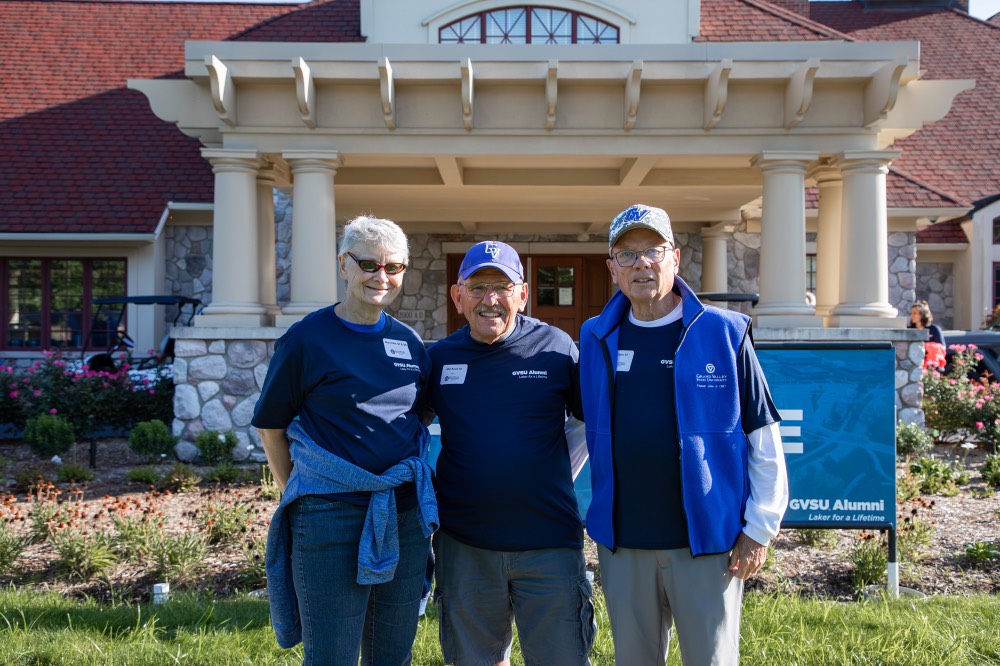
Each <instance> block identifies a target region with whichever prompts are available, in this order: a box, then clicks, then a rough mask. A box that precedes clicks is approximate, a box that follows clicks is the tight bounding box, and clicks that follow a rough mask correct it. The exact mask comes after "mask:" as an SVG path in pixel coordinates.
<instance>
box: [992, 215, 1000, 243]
mask: <svg viewBox="0 0 1000 666" xmlns="http://www.w3.org/2000/svg"><path fill="white" fill-rule="evenodd" d="M993 244H994V245H1000V217H994V218H993Z"/></svg>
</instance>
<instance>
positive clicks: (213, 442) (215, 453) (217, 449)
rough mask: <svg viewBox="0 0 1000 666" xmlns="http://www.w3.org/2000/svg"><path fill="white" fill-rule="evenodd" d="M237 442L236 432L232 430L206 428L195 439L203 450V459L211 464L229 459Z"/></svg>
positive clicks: (195, 442)
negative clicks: (223, 430)
mask: <svg viewBox="0 0 1000 666" xmlns="http://www.w3.org/2000/svg"><path fill="white" fill-rule="evenodd" d="M237 443H238V441H237V439H236V434H235V433H234V432H233V431H232V430H230V431H228V432H225V433H220V432H217V431H215V430H206V431H205V432H203V433H201V434H200V435H198V437H197V438H196V439H195V441H194V445H195V446H197V447H198V450H199V451H201V458H202V460H204V461H205V462H206V463H208V464H209V465H218V464H219V463H221V462H225V461H228V460H229V459H230V458H231V456H232V452H233V449H234V448H236V444H237Z"/></svg>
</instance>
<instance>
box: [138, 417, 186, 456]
mask: <svg viewBox="0 0 1000 666" xmlns="http://www.w3.org/2000/svg"><path fill="white" fill-rule="evenodd" d="M177 440H178V438H177V437H175V436H174V435H173V433H171V432H170V428H169V427H167V424H166V423H164V422H163V421H159V420H153V421H143V422H141V423H137V424H135V426H134V427H133V428H132V432H130V433H129V436H128V447H129V448H130V449H132V451H133V452H134V453H136V454H138V455H140V456H142V457H143V458H145V459H146V460H149V461H151V462H155V461H158V460H161V459H162V458H165V457H167V456H169V455H170V454H171V453H173V451H174V445H175V444H177Z"/></svg>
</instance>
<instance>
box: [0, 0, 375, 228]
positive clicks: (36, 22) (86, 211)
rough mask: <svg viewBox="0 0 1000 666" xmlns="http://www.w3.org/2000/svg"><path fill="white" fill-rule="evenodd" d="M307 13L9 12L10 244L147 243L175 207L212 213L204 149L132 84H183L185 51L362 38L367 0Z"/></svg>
mask: <svg viewBox="0 0 1000 666" xmlns="http://www.w3.org/2000/svg"><path fill="white" fill-rule="evenodd" d="M297 9H299V6H297V5H274V4H217V3H211V4H204V3H157V2H108V1H103V2H91V1H79V0H75V1H58V0H56V1H52V0H5V1H4V2H0V81H3V94H2V95H0V150H2V153H3V155H4V157H5V167H4V169H0V232H15V233H16V232H35V233H41V232H74V233H98V232H104V233H109V232H110V233H149V232H152V231H153V230H154V229H155V227H156V224H157V222H158V221H159V219H160V216H161V214H162V213H163V210H164V207H165V206H166V204H167V202H169V201H185V202H211V201H212V196H213V179H212V172H211V167H210V166H209V164H208V163H207V162H206V161H205V160H203V159H202V158H201V155H200V151H199V147H200V146H199V143H198V141H196V140H194V139H190V138H188V137H186V136H184V135H183V134H181V133H180V132H178V131H177V129H176V128H174V127H172V126H171V125H170V124H168V123H164V122H163V121H162V120H160V119H159V118H157V117H156V116H155V115H153V112H152V111H151V110H150V108H149V103H148V101H147V100H146V98H145V96H144V95H143V94H142V93H140V92H137V91H132V90H127V89H126V88H125V86H126V81H127V80H128V79H130V78H146V79H152V78H163V77H176V76H181V75H182V71H181V69H182V67H183V63H184V42H185V41H186V40H220V41H221V40H229V39H247V40H250V39H257V40H275V39H277V40H286V41H307V40H325V41H348V40H357V39H360V37H359V33H360V30H359V15H358V1H357V0H319V1H317V2H315V3H313V4H312V5H310V6H308V7H306V8H305V9H304V10H303V11H301V12H298V13H296V14H295V15H294V18H292V17H289V18H292V20H289V21H288V22H287V23H286V22H285V21H284V20H282V17H283V16H286V15H289V14H292V13H294V12H296V10H297Z"/></svg>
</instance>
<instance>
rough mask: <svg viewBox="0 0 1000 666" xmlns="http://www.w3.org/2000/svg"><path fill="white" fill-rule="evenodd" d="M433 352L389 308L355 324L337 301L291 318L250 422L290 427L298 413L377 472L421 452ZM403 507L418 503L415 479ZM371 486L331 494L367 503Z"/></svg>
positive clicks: (311, 429) (316, 435)
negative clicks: (369, 322)
mask: <svg viewBox="0 0 1000 666" xmlns="http://www.w3.org/2000/svg"><path fill="white" fill-rule="evenodd" d="M429 376H430V357H429V356H428V355H427V350H426V349H425V348H424V344H423V342H421V340H420V337H419V336H417V334H416V333H415V332H414V331H413V329H411V328H410V327H409V326H407V325H405V324H403V323H401V322H399V321H397V320H396V319H393V318H392V317H388V316H385V315H383V317H382V319H381V321H380V323H379V324H375V325H374V326H370V327H365V326H357V325H354V324H350V323H348V322H346V321H344V320H343V319H341V318H340V317H338V316H337V315H336V314H335V313H334V306H330V307H326V308H323V309H322V310H317V311H316V312H313V313H311V314H309V315H307V316H306V317H305V318H303V319H302V320H301V321H300V322H298V323H296V324H295V325H293V326H292V327H291V328H289V329H288V331H287V332H286V333H285V334H284V335H283V336H281V338H279V339H278V341H277V342H276V343H275V351H274V356H273V357H272V358H271V362H270V364H269V366H268V369H267V377H266V379H265V380H264V386H263V388H262V389H261V394H260V399H259V400H258V401H257V406H256V408H255V409H254V416H253V420H252V421H251V423H252V425H253V426H255V427H257V428H274V429H281V430H283V429H285V428H286V427H288V424H289V423H291V422H292V419H294V418H295V417H296V416H298V418H299V420H300V421H301V422H302V427H303V428H304V429H305V431H306V432H307V433H308V434H309V436H310V437H311V438H312V439H313V440H314V441H315V442H316V443H317V444H319V445H320V446H322V447H323V448H325V449H326V450H328V451H330V452H331V453H333V454H334V455H336V456H339V457H340V458H343V459H344V460H347V461H348V462H351V463H353V464H355V465H357V466H358V467H360V468H362V469H364V470H367V471H369V472H371V473H373V474H382V473H383V472H385V471H386V470H387V469H389V468H390V467H392V466H393V465H395V464H396V463H398V462H399V461H400V460H403V459H404V458H408V457H410V456H415V455H419V454H420V439H421V436H422V431H421V427H422V426H421V425H420V419H419V410H420V408H421V405H422V401H423V400H424V398H425V396H424V391H425V387H426V384H427V378H428V377H429ZM396 490H397V492H396V500H397V508H399V509H405V508H409V507H412V506H414V505H415V502H416V495H415V491H414V489H413V484H405V485H404V486H400V487H399V488H397V489H396ZM369 496H370V494H369V493H341V494H337V495H335V496H332V497H334V498H336V499H340V500H344V501H349V502H352V503H354V504H360V505H367V503H368V497H369Z"/></svg>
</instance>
